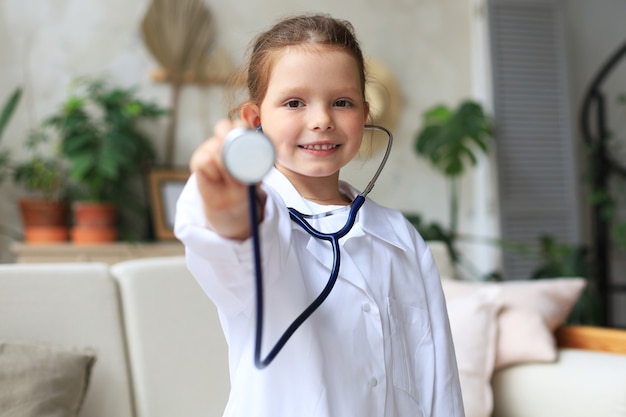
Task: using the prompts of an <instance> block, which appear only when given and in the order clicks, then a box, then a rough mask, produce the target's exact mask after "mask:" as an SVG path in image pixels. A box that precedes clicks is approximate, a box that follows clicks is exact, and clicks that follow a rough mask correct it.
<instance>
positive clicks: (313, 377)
mask: <svg viewBox="0 0 626 417" xmlns="http://www.w3.org/2000/svg"><path fill="white" fill-rule="evenodd" d="M247 86H248V92H249V99H248V100H247V101H246V102H244V103H243V104H242V105H241V106H240V108H239V113H240V118H241V120H240V121H238V122H236V123H235V122H231V121H228V120H224V121H221V122H219V123H218V124H217V125H216V126H215V131H214V136H213V137H212V138H211V139H210V140H208V141H207V142H205V143H204V144H202V145H201V146H200V147H199V148H198V149H197V150H196V151H195V152H194V154H193V156H192V158H191V162H190V166H191V170H192V172H193V175H192V176H191V178H190V179H189V181H188V184H187V185H186V187H185V189H184V191H183V193H182V194H181V197H180V200H179V202H178V207H177V215H176V225H175V231H176V235H177V237H178V238H179V239H180V240H181V241H182V242H183V243H184V244H185V247H186V257H187V263H188V267H189V269H190V270H191V272H192V273H193V274H194V276H195V277H196V279H197V280H198V282H199V283H200V285H201V286H202V288H203V289H204V291H205V292H206V293H207V294H208V296H209V297H210V298H211V299H212V300H213V301H214V302H215V304H216V305H217V307H218V310H219V313H220V319H221V322H222V326H223V329H224V334H225V336H226V339H227V341H228V346H229V361H230V379H231V395H230V399H229V402H228V405H227V407H226V411H225V414H224V415H225V416H241V417H250V416H259V417H296V416H298V417H308V416H311V417H314V416H315V417H331V416H332V417H346V416H359V417H367V416H371V417H392V416H393V417H418V416H439V417H457V416H463V405H462V401H461V394H460V388H459V381H458V373H457V368H456V362H455V356H454V348H453V345H452V339H451V335H450V329H449V324H448V318H447V313H446V306H445V301H444V298H443V294H442V290H441V284H440V282H439V276H438V273H437V269H436V266H435V264H434V261H433V257H432V255H431V254H430V252H429V250H428V248H427V246H426V244H425V243H424V241H423V240H422V238H421V237H420V236H419V235H418V233H417V232H416V231H415V229H414V228H413V227H412V226H411V225H410V224H409V223H408V222H407V221H406V220H405V219H404V217H403V216H402V214H401V213H399V212H397V211H394V210H390V209H388V208H384V207H381V206H379V205H377V204H376V203H374V202H373V201H371V200H370V199H366V201H365V203H364V204H363V206H362V207H361V209H360V211H359V212H358V215H357V220H356V224H355V225H354V227H353V228H352V230H351V231H350V232H349V233H348V234H347V235H346V236H345V237H343V238H342V239H341V240H340V241H339V242H340V253H341V267H340V269H339V277H338V279H337V282H336V284H335V287H334V289H333V290H332V292H331V293H330V295H329V296H328V298H327V299H326V300H325V301H324V303H323V304H322V305H321V306H320V307H319V308H318V309H317V310H316V311H315V312H314V313H313V315H312V316H311V317H310V318H309V319H308V320H307V321H305V322H304V324H302V325H301V326H300V328H298V330H297V331H296V332H295V334H294V335H293V337H291V339H289V341H288V342H287V344H286V345H285V346H284V348H283V349H282V350H281V351H280V353H279V354H278V355H277V356H276V357H275V360H274V361H273V362H272V363H271V364H269V366H267V367H266V368H265V369H261V370H260V369H257V368H256V367H255V366H254V361H253V357H254V345H255V343H254V336H255V286H254V280H253V276H254V267H253V259H252V255H251V253H252V251H251V242H250V240H251V239H249V238H250V236H251V227H250V224H249V221H248V194H247V186H245V185H242V184H239V183H237V182H236V181H235V180H234V179H233V178H232V177H231V176H230V174H229V173H228V171H227V170H226V169H225V167H224V164H223V161H222V157H221V151H222V145H223V142H224V138H225V136H226V135H227V134H228V133H229V132H230V131H231V130H232V129H233V128H235V127H237V126H245V127H250V128H258V127H259V126H261V125H262V129H263V132H264V133H265V134H266V135H267V136H268V137H269V138H271V140H272V142H273V144H274V147H275V149H276V162H275V167H274V168H273V169H272V171H271V172H270V173H269V174H268V175H267V176H266V177H265V178H264V179H263V181H262V182H261V183H260V184H259V185H258V187H257V188H258V193H259V194H258V195H259V198H258V200H257V202H256V204H258V207H259V210H260V212H261V219H260V224H259V227H260V236H261V241H262V242H263V245H262V248H261V251H262V259H263V260H264V261H263V265H262V266H263V274H264V277H265V280H264V287H265V308H264V315H265V322H264V323H265V327H264V331H263V345H262V352H268V351H269V350H270V349H271V348H272V347H273V346H274V344H275V343H276V341H277V339H278V338H280V336H281V335H282V334H283V332H284V331H285V329H286V328H287V327H289V325H290V324H291V323H292V321H293V320H294V319H295V318H296V317H297V316H298V315H299V314H300V313H301V312H302V310H303V309H305V308H306V307H307V306H308V305H309V303H310V302H311V300H313V299H314V298H315V297H316V296H317V295H318V294H319V293H320V292H321V291H322V289H323V287H324V286H325V285H326V282H327V277H328V276H329V274H330V273H331V266H332V264H333V257H332V250H331V248H330V245H328V243H326V242H324V241H320V240H318V239H315V238H313V237H311V236H310V235H309V234H308V233H307V232H305V231H304V230H303V229H302V228H301V227H300V226H298V225H297V224H296V223H295V222H292V221H291V220H290V217H289V213H288V209H287V207H293V208H295V209H296V210H298V211H300V212H302V213H305V214H320V213H326V214H327V215H325V216H314V218H310V219H309V220H310V223H311V224H312V225H313V227H315V228H316V229H317V230H320V231H322V232H334V231H336V230H339V229H341V228H342V227H343V226H344V224H345V223H346V219H347V217H348V210H342V208H345V207H349V205H350V203H351V202H352V200H353V199H354V198H355V196H356V195H357V194H358V191H357V190H355V189H354V188H353V187H352V186H350V185H348V184H346V183H344V182H342V181H339V171H340V169H341V168H342V167H344V166H345V165H346V164H347V163H348V162H349V161H350V160H351V159H352V158H354V157H355V156H356V154H357V152H358V150H359V147H360V145H361V141H362V137H363V129H364V124H365V123H366V120H367V117H368V104H367V102H366V101H365V74H364V64H363V55H362V53H361V49H360V47H359V44H358V42H357V40H356V38H355V35H354V32H353V28H352V26H351V25H350V23H348V22H346V21H341V20H337V19H333V18H331V17H329V16H325V15H305V16H297V17H293V18H288V19H285V20H283V21H281V22H279V23H277V24H276V25H275V26H274V27H272V28H271V29H270V30H268V31H267V32H264V33H262V34H261V35H259V36H258V37H257V39H256V40H255V42H254V43H253V47H252V50H251V55H250V58H249V63H248V67H247Z"/></svg>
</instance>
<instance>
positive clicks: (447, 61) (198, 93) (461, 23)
mask: <svg viewBox="0 0 626 417" xmlns="http://www.w3.org/2000/svg"><path fill="white" fill-rule="evenodd" d="M148 4H149V3H148V1H146V0H139V1H134V2H127V1H125V0H89V1H85V0H47V1H45V2H42V1H38V0H2V1H0V45H2V47H1V48H0V64H1V68H2V77H0V99H1V100H2V101H3V100H5V98H6V97H8V94H9V93H10V92H11V91H12V90H13V89H14V88H15V87H16V86H18V85H21V86H24V88H25V94H24V97H23V101H22V103H21V105H20V107H19V109H18V111H17V113H16V114H15V117H14V118H13V120H12V122H11V124H10V125H9V127H8V130H7V131H6V132H5V136H4V139H3V142H4V143H3V144H2V146H8V147H9V148H11V149H12V150H13V151H14V152H15V154H16V155H17V156H20V155H21V154H23V148H22V141H23V140H24V137H25V132H26V130H27V129H28V128H29V127H33V126H35V125H36V124H37V123H38V122H39V121H41V120H42V119H43V118H44V117H46V116H47V115H49V114H50V113H51V112H53V111H55V109H56V108H57V106H58V105H59V104H60V103H61V102H62V101H63V100H64V98H65V97H66V96H67V91H68V85H69V83H70V81H71V80H72V78H74V77H75V76H77V75H86V74H108V75H110V77H111V78H112V80H113V81H115V82H116V83H118V84H120V85H128V86H129V85H137V86H139V87H140V92H141V95H142V96H143V97H145V98H149V99H156V100H158V101H159V102H160V103H162V104H164V105H168V103H169V89H168V87H167V86H166V85H162V84H155V83H153V82H151V81H150V79H149V76H148V74H149V73H150V71H151V70H153V69H154V68H155V67H156V65H155V62H154V61H153V59H152V57H151V56H150V55H149V53H148V52H147V49H146V48H145V47H144V44H143V42H142V38H141V33H140V30H139V24H140V21H141V19H142V17H143V14H144V13H145V10H146V8H147V6H148ZM206 4H207V5H208V7H209V8H210V10H211V12H212V14H213V17H214V22H215V25H216V29H217V39H216V46H220V47H223V48H225V49H226V50H227V51H228V53H229V54H230V57H231V59H232V60H233V61H234V62H235V63H240V62H241V61H242V56H243V54H244V51H245V49H246V47H247V45H248V42H249V40H250V39H251V38H252V36H253V35H254V34H256V33H257V32H258V31H260V30H262V29H265V28H267V27H268V26H269V25H270V24H271V23H272V22H273V21H275V20H276V19H277V18H278V17H280V16H282V15H284V14H286V13H292V12H300V11H324V12H328V13H331V14H333V15H335V16H337V17H341V18H346V19H348V20H350V21H352V23H353V24H354V26H355V27H356V30H357V33H358V34H359V37H360V40H361V43H362V46H363V49H364V51H365V53H366V54H367V55H369V56H371V57H374V58H376V59H377V60H379V61H382V62H384V63H385V64H386V65H387V66H388V67H389V69H390V70H391V71H392V73H393V74H394V75H395V77H396V78H397V81H398V83H399V85H400V87H401V90H402V92H403V104H402V108H401V114H400V117H399V122H398V125H397V126H396V127H395V129H394V133H395V136H396V142H395V146H394V150H393V152H392V155H391V158H390V161H389V163H388V166H387V168H386V169H385V171H384V172H383V174H382V176H381V178H380V180H379V182H378V184H377V186H376V187H375V188H374V190H373V192H372V193H371V196H372V197H374V198H375V199H376V200H377V201H380V202H383V203H384V204H386V205H389V206H392V207H395V208H398V209H402V210H406V211H413V212H420V213H423V214H424V215H425V217H426V218H427V219H429V220H438V221H442V222H444V223H445V222H446V220H447V203H446V198H447V190H446V188H445V182H444V181H443V179H442V178H441V177H440V176H439V175H438V174H436V173H435V172H434V171H433V170H432V169H431V168H430V167H429V166H428V164H427V163H426V162H425V161H424V160H418V159H417V158H416V156H415V155H414V153H413V152H412V150H411V147H412V138H413V136H414V134H415V132H416V131H417V129H418V127H419V125H420V115H421V113H422V112H423V111H424V110H425V109H426V108H427V107H430V106H432V105H434V104H437V103H447V104H451V105H454V104H456V103H457V102H458V101H460V100H461V99H462V98H465V97H467V96H469V95H470V94H471V93H472V74H471V71H472V67H471V66H472V64H471V59H470V58H471V55H470V54H471V45H470V42H471V36H470V30H471V29H470V16H471V15H472V8H473V6H472V5H471V2H470V1H469V0H418V1H411V0H389V1H385V2H382V1H372V0H359V1H357V0H346V1H341V2H337V1H334V0H318V1H316V2H311V1H294V0H291V1H285V0H275V1H272V2H257V1H252V0H247V1H244V0H242V1H239V2H222V1H218V0H206ZM224 103H225V102H224V100H223V91H222V89H221V88H220V87H218V86H212V87H204V88H198V87H187V88H186V89H185V90H184V92H183V98H182V104H181V113H182V118H181V121H180V126H179V131H178V144H177V148H176V153H175V162H176V164H178V165H181V166H184V165H186V164H187V161H188V159H189V156H190V155H191V152H192V151H193V149H194V148H195V147H196V146H197V145H198V144H199V143H200V142H201V141H202V140H203V139H204V138H206V137H207V136H208V135H209V133H210V132H211V128H212V125H213V123H214V122H215V120H217V119H218V118H220V117H223V116H224V115H225V113H226V111H227V107H226V105H225V104H224ZM152 132H153V137H154V141H155V144H156V145H157V146H158V147H159V149H160V155H161V158H162V157H163V150H162V148H163V145H164V124H163V125H161V126H157V127H155V128H153V129H152ZM348 173H349V179H350V181H353V182H354V183H355V185H356V186H357V187H360V188H363V187H364V186H365V184H366V183H367V182H368V180H369V176H370V175H371V173H367V174H359V173H358V170H355V169H352V170H348ZM1 193H2V198H1V199H0V222H1V223H2V225H3V226H5V227H8V228H9V229H10V230H11V231H12V234H13V235H14V236H19V233H20V226H19V217H18V214H17V211H16V207H15V198H16V197H17V196H18V195H19V190H15V189H14V188H13V187H12V186H11V184H5V185H4V186H3V187H2V188H1ZM7 244H8V239H7V238H6V236H5V237H4V243H3V248H4V250H3V252H1V253H2V259H4V260H6V259H7V258H8V255H7V252H6V247H7Z"/></svg>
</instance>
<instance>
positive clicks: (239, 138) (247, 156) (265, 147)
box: [222, 125, 393, 369]
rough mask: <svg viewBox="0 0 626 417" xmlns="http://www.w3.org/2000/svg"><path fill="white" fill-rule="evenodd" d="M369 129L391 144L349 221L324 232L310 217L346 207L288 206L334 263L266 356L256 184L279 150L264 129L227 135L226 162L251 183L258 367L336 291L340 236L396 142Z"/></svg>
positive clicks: (230, 169)
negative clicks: (315, 210)
mask: <svg viewBox="0 0 626 417" xmlns="http://www.w3.org/2000/svg"><path fill="white" fill-rule="evenodd" d="M365 129H366V130H377V131H381V132H383V133H385V134H387V137H388V142H387V148H386V150H385V154H384V155H383V158H382V161H381V163H380V165H379V166H378V169H377V170H376V172H375V173H374V176H373V177H372V179H371V181H370V182H369V183H368V184H367V187H365V189H364V190H363V192H361V193H360V194H359V195H357V196H356V197H355V198H354V200H353V201H352V203H351V204H350V205H349V206H346V207H349V210H350V212H349V213H348V219H347V221H346V223H345V225H344V226H343V227H342V228H341V229H339V230H338V231H336V232H333V233H323V232H320V231H319V230H316V229H315V228H313V226H311V224H310V223H309V222H308V221H307V218H308V219H315V218H321V217H325V216H330V215H333V214H335V213H337V212H339V211H342V210H344V208H339V209H335V210H332V211H329V212H326V213H321V214H313V215H311V214H304V213H301V212H299V211H298V210H296V209H294V208H292V207H288V210H289V216H290V218H291V220H292V221H294V222H295V223H296V224H298V225H299V226H300V227H301V228H302V229H304V230H305V231H306V232H307V233H309V234H310V235H311V236H313V237H315V238H316V239H320V240H326V241H328V242H330V244H331V248H332V251H333V266H332V269H331V273H330V276H329V278H328V282H327V283H326V285H325V286H324V289H323V290H322V291H321V292H320V294H319V295H318V296H317V297H316V298H315V300H313V301H312V302H311V304H309V306H308V307H307V308H306V309H305V310H304V311H302V313H300V315H299V316H298V317H297V318H296V319H295V320H294V321H293V322H292V323H291V325H289V327H288V328H287V329H286V330H285V332H284V333H283V334H282V336H281V337H280V338H279V339H278V341H277V342H276V344H275V345H274V347H273V348H272V349H271V350H270V352H269V353H268V354H267V356H266V357H265V358H261V345H262V340H263V271H262V266H261V263H262V262H261V238H260V234H259V221H258V219H259V217H258V213H257V203H256V202H257V194H256V184H257V183H258V182H260V181H261V180H262V179H263V177H264V176H265V175H266V174H267V173H268V172H269V171H270V169H271V168H272V167H273V166H274V161H275V158H276V153H275V149H274V146H273V144H272V142H271V140H270V139H269V138H268V137H267V136H265V135H264V134H263V133H262V131H261V130H260V129H257V130H251V129H246V128H236V129H234V130H232V131H231V132H230V133H229V134H228V135H227V136H226V139H225V142H224V148H223V153H222V156H223V160H224V165H225V166H226V169H227V170H228V172H229V173H230V174H231V175H232V176H233V178H235V179H236V180H237V181H239V182H241V183H243V184H246V185H248V199H249V206H250V228H251V238H252V251H253V257H254V270H255V285H256V334H255V346H254V365H255V366H256V367H257V368H258V369H263V368H265V367H267V366H268V365H269V364H270V363H271V362H272V361H273V360H274V358H275V357H276V355H277V354H278V352H280V350H281V349H282V348H283V347H284V346H285V344H286V343H287V341H288V340H289V339H290V338H291V336H293V334H294V333H295V331H296V330H297V329H298V327H300V326H301V325H302V323H304V322H305V321H306V320H307V319H308V318H309V317H310V316H311V314H313V312H314V311H315V310H317V308H318V307H319V306H320V305H322V303H323V302H324V301H325V300H326V298H327V297H328V295H329V294H330V292H331V291H332V289H333V287H334V285H335V282H336V281H337V277H338V276H339V267H340V265H341V252H340V250H339V239H341V238H342V237H344V236H345V235H347V234H348V233H349V232H350V230H352V227H353V226H354V223H355V221H356V217H357V213H358V212H359V209H360V208H361V207H362V206H363V203H364V202H365V197H366V196H367V194H369V192H370V191H371V190H372V188H374V184H375V183H376V180H377V179H378V176H379V175H380V173H381V171H382V170H383V168H384V166H385V164H386V163H387V159H388V158H389V153H390V152H391V145H392V144H393V135H392V134H391V132H390V131H389V130H387V129H385V128H384V127H382V126H376V125H365Z"/></svg>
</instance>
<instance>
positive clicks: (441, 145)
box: [415, 100, 493, 177]
mask: <svg viewBox="0 0 626 417" xmlns="http://www.w3.org/2000/svg"><path fill="white" fill-rule="evenodd" d="M492 134H493V128H492V124H491V120H490V118H489V117H488V116H487V115H486V114H485V112H484V111H483V108H482V106H481V105H480V104H478V103H476V102H474V101H471V100H467V101H464V102H462V103H461V104H460V105H459V107H458V108H457V109H456V110H455V111H453V110H451V109H450V108H448V107H446V106H436V107H433V108H432V109H430V110H428V111H427V112H426V113H425V114H424V125H423V127H422V130H421V131H420V132H418V134H417V135H416V137H415V151H416V152H417V153H418V155H421V156H424V157H427V158H428V159H429V160H430V161H431V162H432V163H433V164H434V165H435V167H436V168H437V169H439V170H440V171H441V172H443V173H444V174H445V175H446V176H449V177H457V176H460V175H462V174H463V173H464V172H465V169H466V167H467V164H468V163H469V164H471V165H475V164H476V162H477V157H476V153H475V152H476V151H477V150H480V151H482V152H483V153H487V150H488V146H489V141H490V139H491V137H492Z"/></svg>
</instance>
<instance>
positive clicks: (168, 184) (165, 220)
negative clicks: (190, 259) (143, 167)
mask: <svg viewBox="0 0 626 417" xmlns="http://www.w3.org/2000/svg"><path fill="white" fill-rule="evenodd" d="M189 175H190V172H189V170H186V169H159V168H155V169H151V170H150V171H149V172H148V183H149V188H150V190H149V194H150V205H151V208H152V225H153V228H154V236H155V238H156V239H157V240H174V239H176V237H175V236H174V219H175V216H176V202H177V201H178V197H179V196H180V193H181V192H182V190H183V187H184V186H185V183H186V182H187V180H188V179H189Z"/></svg>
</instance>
